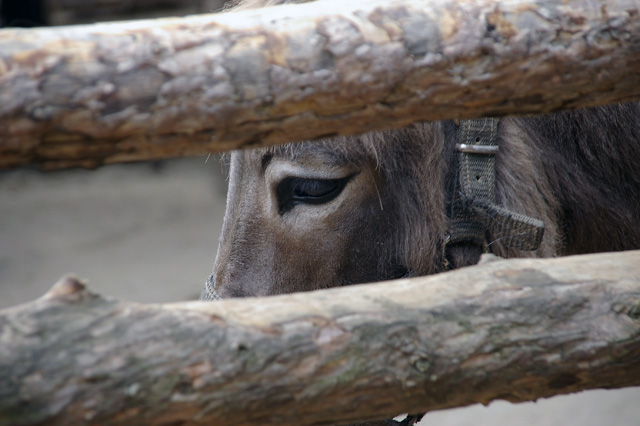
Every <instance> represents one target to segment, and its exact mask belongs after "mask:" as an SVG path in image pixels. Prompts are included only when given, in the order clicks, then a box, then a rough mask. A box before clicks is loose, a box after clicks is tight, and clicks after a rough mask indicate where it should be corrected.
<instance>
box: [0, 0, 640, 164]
mask: <svg viewBox="0 0 640 426" xmlns="http://www.w3.org/2000/svg"><path fill="white" fill-rule="evenodd" d="M638 69H640V2H638V1H637V0H621V1H617V2H613V3H612V2H609V1H607V0H589V1H587V0H569V1H564V2H549V1H543V0H513V1H507V0H504V1H495V0H480V1H474V2H468V1H455V0H405V1H394V2H388V1H386V0H379V1H367V2H361V3H358V2H344V1H342V0H332V1H323V2H320V3H308V4H301V5H288V6H282V7H275V8H270V9H265V10H260V11H244V12H233V13H227V14H221V15H201V16H192V17H188V18H183V19H161V20H151V21H137V22H126V23H116V24H97V25H88V26H78V27H62V28H43V29H31V30H1V31H0V167H3V168H7V167H15V166H19V165H26V164H35V165H38V166H39V167H42V168H44V169H52V168H63V167H73V166H83V167H96V166H99V165H101V164H107V163H114V162H122V161H136V160H149V159H155V158H164V157H169V156H178V155H189V154H201V153H206V152H214V151H221V150H230V149H234V148H243V147H252V146H261V145H270V144H276V143H284V142H288V141H296V140H302V139H312V138H319V137H323V136H328V135H334V134H356V133H362V132H366V131H371V130H376V129H382V128H389V127H399V126H404V125H407V124H409V123H412V122H415V121H419V120H439V119H451V118H469V117H477V116H500V115H505V114H525V113H546V112H552V111H557V110H560V109H565V108H576V107H584V106H593V105H599V104H607V103H612V102H621V101H628V100H633V99H639V98H640V73H638Z"/></svg>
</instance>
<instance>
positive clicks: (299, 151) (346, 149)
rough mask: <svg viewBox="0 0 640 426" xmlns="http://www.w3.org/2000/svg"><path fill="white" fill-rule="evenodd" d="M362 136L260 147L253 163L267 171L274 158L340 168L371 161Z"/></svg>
mask: <svg viewBox="0 0 640 426" xmlns="http://www.w3.org/2000/svg"><path fill="white" fill-rule="evenodd" d="M367 151H368V150H367V149H366V148H365V146H364V143H363V141H362V140H361V139H360V138H358V137H336V138H332V139H322V140H318V141H303V142H295V143H287V144H284V145H278V146H272V147H267V148H258V149H255V150H251V151H250V154H249V156H250V161H252V162H255V163H260V165H261V166H262V168H263V169H264V168H265V167H266V166H267V165H268V164H269V163H270V162H271V161H272V160H273V159H279V160H283V161H288V162H292V163H298V164H309V165H323V166H325V167H339V166H343V165H347V164H361V163H364V162H368V161H369V160H370V159H371V157H372V156H373V155H370V154H369V153H368V152H367Z"/></svg>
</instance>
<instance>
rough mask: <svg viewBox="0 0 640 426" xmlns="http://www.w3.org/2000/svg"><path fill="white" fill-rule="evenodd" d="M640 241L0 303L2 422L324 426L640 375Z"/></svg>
mask: <svg viewBox="0 0 640 426" xmlns="http://www.w3.org/2000/svg"><path fill="white" fill-rule="evenodd" d="M639 359H640V251H632V252H625V253H617V254H597V255H588V256H575V257H567V258H558V259H546V260H534V259H517V260H508V261H495V262H490V263H484V264H481V265H479V266H476V267H471V268H463V269H460V270H456V271H452V272H449V273H445V274H440V275H436V276H430V277H421V278H414V279H405V280H398V281H393V282H387V283H380V284H370V285H360V286H352V287H345V288H338V289H330V290H323V291H317V292H312V293H299V294H292V295H285V296H276V297H267V298H261V299H256V298H253V299H241V300H225V301H221V302H209V303H205V302H190V303H178V304H168V305H141V304H136V303H129V302H122V301H117V300H113V299H108V298H103V297H100V296H98V295H95V294H92V293H90V292H89V291H87V290H86V289H85V288H84V286H83V285H81V284H80V283H79V282H77V281H76V280H75V279H72V278H66V279H64V280H61V281H60V282H59V283H58V284H56V285H55V286H54V287H53V288H52V289H51V290H50V291H49V292H48V293H47V294H46V295H45V296H44V297H42V298H41V299H38V300H36V301H34V302H31V303H28V304H25V305H22V306H18V307H14V308H10V309H6V310H3V311H0V377H2V378H3V379H2V381H0V424H1V425H9V424H10V425H35V424H48V425H56V424H65V425H66V424H81V423H83V424H96V425H97V424H101V425H110V424H150V425H155V424H184V425H190V424H208V425H230V424H233V425H250V424H260V425H310V424H333V423H347V422H352V421H355V420H364V419H376V418H385V417H387V418H388V417H392V416H393V415H395V414H398V413H401V412H423V411H427V410H435V409H441V408H447V407H455V406H463V405H467V404H472V403H476V402H482V403H485V404H486V403H489V402H490V401H492V400H494V399H507V400H509V401H527V400H535V399H537V398H541V397H546V396H550V395H556V394H562V393H568V392H576V391H579V390H584V389H593V388H616V387H624V386H632V385H640V362H638V361H639Z"/></svg>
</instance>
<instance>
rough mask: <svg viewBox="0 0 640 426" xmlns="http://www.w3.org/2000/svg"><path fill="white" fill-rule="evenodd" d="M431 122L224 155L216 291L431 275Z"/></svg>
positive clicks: (434, 221) (440, 207)
mask: <svg viewBox="0 0 640 426" xmlns="http://www.w3.org/2000/svg"><path fill="white" fill-rule="evenodd" d="M441 127H442V126H441V125H439V124H433V125H426V124H421V125H416V126H413V127H411V128H408V129H403V130H396V131H393V132H387V133H372V134H369V135H365V136H360V137H346V138H337V139H333V140H324V141H319V142H303V143H299V144H290V145H285V146H281V147H273V148H264V149H255V150H246V151H237V152H234V153H232V154H231V169H230V179H229V192H228V198H227V209H226V213H225V218H224V225H223V231H222V235H221V238H220V244H219V249H218V256H217V259H216V262H215V265H214V274H213V277H214V281H215V284H214V285H215V288H216V290H217V292H218V294H220V295H221V296H222V297H243V296H261V295H269V294H280V293H290V292H293V291H306V290H313V289H320V288H327V287H332V286H339V285H347V284H354V283H363V282H371V281H379V280H384V279H391V278H397V277H401V276H406V275H414V274H427V273H432V272H433V271H434V270H435V269H436V268H437V265H436V264H435V263H436V262H434V259H438V258H439V256H438V253H439V251H440V250H441V248H442V243H443V241H442V237H443V235H444V231H445V226H446V223H445V222H446V220H445V218H444V197H443V193H444V190H443V186H444V184H443V182H444V178H443V175H444V173H445V172H446V167H444V166H443V164H444V163H445V162H444V161H443V155H444V154H443V150H442V142H443V139H444V138H443V129H442V128H441ZM425 189H427V190H425ZM425 212H430V214H429V215H425Z"/></svg>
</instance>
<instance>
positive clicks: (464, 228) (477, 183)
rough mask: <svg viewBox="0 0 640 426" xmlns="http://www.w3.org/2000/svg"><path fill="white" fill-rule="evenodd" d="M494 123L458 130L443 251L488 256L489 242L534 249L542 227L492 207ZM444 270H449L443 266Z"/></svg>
mask: <svg viewBox="0 0 640 426" xmlns="http://www.w3.org/2000/svg"><path fill="white" fill-rule="evenodd" d="M498 122H499V119H498V118H478V119H471V120H463V121H461V122H460V124H459V126H458V131H457V139H456V151H457V152H458V154H457V170H456V177H455V178H454V179H453V183H452V186H451V193H450V194H449V205H448V211H447V214H448V217H449V223H450V225H449V231H448V235H447V239H446V245H445V262H446V259H447V250H448V248H449V247H451V246H453V245H455V244H471V245H474V246H479V247H482V251H484V252H487V251H489V241H498V240H499V241H500V242H501V243H502V244H503V245H505V246H507V247H511V248H514V249H519V250H537V249H538V247H539V246H540V243H541V241H542V235H543V233H544V222H542V221H541V220H538V219H534V218H531V217H528V216H525V215H522V214H519V213H514V212H512V211H509V210H507V209H505V208H504V207H500V206H498V205H496V196H495V177H496V172H495V156H496V154H497V153H498V152H499V150H500V147H499V145H498V137H497V136H498ZM445 269H448V267H445Z"/></svg>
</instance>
